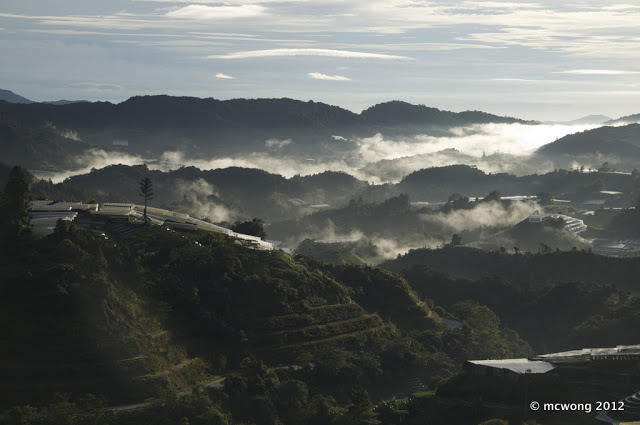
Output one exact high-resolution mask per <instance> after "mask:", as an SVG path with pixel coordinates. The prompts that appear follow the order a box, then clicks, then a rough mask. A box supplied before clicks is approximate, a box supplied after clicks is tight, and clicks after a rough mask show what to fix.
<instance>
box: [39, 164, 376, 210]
mask: <svg viewBox="0 0 640 425" xmlns="http://www.w3.org/2000/svg"><path fill="white" fill-rule="evenodd" d="M143 177H149V178H150V179H151V180H152V182H153V187H154V191H155V199H154V201H153V205H155V206H163V205H164V206H171V207H176V208H177V209H179V210H181V211H185V212H187V213H190V214H192V215H193V216H195V217H201V218H208V219H211V220H213V221H225V220H235V219H237V218H240V217H243V216H244V217H245V218H249V219H250V218H252V217H256V216H259V217H261V218H263V219H265V220H273V219H276V218H279V219H284V218H289V217H293V216H299V215H302V214H305V213H310V212H312V211H313V208H311V205H314V204H330V205H334V206H335V205H341V204H345V203H347V202H349V199H351V198H352V197H353V196H354V194H355V193H358V192H360V191H362V190H364V188H366V187H367V186H368V184H367V183H366V182H363V181H360V180H357V179H356V178H354V177H352V176H350V175H348V174H344V173H336V172H331V171H327V172H324V173H320V174H316V175H310V176H302V177H301V176H295V177H292V178H290V179H286V178H284V177H282V176H280V175H278V174H272V173H268V172H266V171H263V170H259V169H252V168H239V167H229V168H221V169H215V170H204V171H203V170H199V169H197V168H195V167H183V168H179V169H177V170H175V171H170V172H162V171H159V170H149V169H148V168H147V166H146V165H138V166H125V165H112V166H109V167H105V168H102V169H100V170H93V171H92V172H91V173H89V174H84V175H78V176H74V177H71V178H69V179H67V180H66V181H65V182H64V183H61V184H57V185H53V187H50V186H49V185H46V184H39V185H37V186H35V187H34V189H33V190H34V193H36V194H37V195H40V194H43V195H47V196H49V197H50V198H52V199H53V198H54V196H55V192H56V191H59V192H62V193H67V194H68V195H67V196H71V199H74V197H73V195H74V193H76V192H79V194H83V193H87V192H93V193H96V194H100V193H110V194H117V195H118V196H120V198H121V199H125V200H127V202H137V201H138V191H139V190H138V189H139V188H138V182H139V181H140V179H141V178H143ZM55 199H59V197H58V198H55ZM75 199H84V196H82V197H79V198H75ZM103 202H104V200H103Z"/></svg>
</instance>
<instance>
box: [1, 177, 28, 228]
mask: <svg viewBox="0 0 640 425" xmlns="http://www.w3.org/2000/svg"><path fill="white" fill-rule="evenodd" d="M30 208H31V192H30V191H29V177H28V175H27V173H26V172H25V170H24V169H23V168H22V167H20V166H15V167H13V168H12V169H11V173H10V174H9V181H8V182H7V185H6V186H5V188H4V192H2V196H1V197H0V221H1V222H2V230H3V231H4V232H6V233H7V234H8V235H13V236H17V235H19V234H21V233H23V232H24V231H27V230H29V229H30V222H29V209H30Z"/></svg>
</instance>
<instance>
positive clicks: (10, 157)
mask: <svg viewBox="0 0 640 425" xmlns="http://www.w3.org/2000/svg"><path fill="white" fill-rule="evenodd" d="M0 147H2V150H3V160H4V161H7V162H13V163H19V164H22V165H24V166H26V167H29V168H32V169H40V170H56V169H59V168H60V167H64V168H67V169H68V168H74V167H75V166H76V165H77V164H76V163H75V162H74V157H75V156H76V155H80V154H81V153H83V152H84V151H86V150H87V149H88V148H89V147H90V145H88V144H87V143H84V142H82V141H80V140H77V138H76V137H75V136H74V135H72V134H69V133H67V132H64V131H59V130H58V129H56V128H55V127H51V126H48V127H40V128H37V129H34V128H29V127H25V126H23V125H21V124H20V123H18V122H17V121H15V120H13V119H11V118H9V117H8V116H6V115H3V114H1V113H0Z"/></svg>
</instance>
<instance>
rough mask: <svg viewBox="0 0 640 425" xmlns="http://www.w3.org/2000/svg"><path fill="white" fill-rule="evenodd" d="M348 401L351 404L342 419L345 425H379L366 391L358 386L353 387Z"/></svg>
mask: <svg viewBox="0 0 640 425" xmlns="http://www.w3.org/2000/svg"><path fill="white" fill-rule="evenodd" d="M349 400H350V401H351V404H350V405H349V407H348V408H347V412H346V414H345V416H344V418H343V419H345V420H344V424H345V425H376V424H379V423H380V421H379V420H378V419H377V415H376V412H375V411H374V410H373V404H372V403H371V398H369V393H368V392H367V390H365V389H364V388H362V387H361V386H359V385H358V386H355V387H354V388H353V389H352V390H351V393H350V394H349Z"/></svg>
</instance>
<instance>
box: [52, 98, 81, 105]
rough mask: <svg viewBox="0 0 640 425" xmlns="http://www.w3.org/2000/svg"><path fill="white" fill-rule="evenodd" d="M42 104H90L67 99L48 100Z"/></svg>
mask: <svg viewBox="0 0 640 425" xmlns="http://www.w3.org/2000/svg"><path fill="white" fill-rule="evenodd" d="M42 103H47V104H50V105H68V104H70V103H90V102H89V101H88V100H67V99H60V100H47V101H44V102H42Z"/></svg>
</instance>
